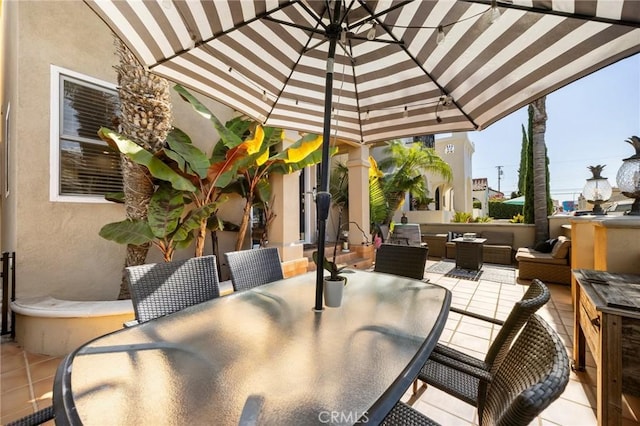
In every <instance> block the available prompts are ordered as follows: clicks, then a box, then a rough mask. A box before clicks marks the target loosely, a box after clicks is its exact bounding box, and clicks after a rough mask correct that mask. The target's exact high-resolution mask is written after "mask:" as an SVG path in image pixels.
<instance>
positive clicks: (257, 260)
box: [225, 247, 284, 291]
mask: <svg viewBox="0 0 640 426" xmlns="http://www.w3.org/2000/svg"><path fill="white" fill-rule="evenodd" d="M225 256H226V257H227V263H228V264H229V271H230V272H231V283H232V284H233V290H234V291H242V290H249V289H250V288H254V287H257V286H260V285H263V284H267V283H270V282H273V281H278V280H281V279H283V278H284V276H283V274H282V264H281V263H280V255H279V254H278V249H277V248H275V247H269V248H260V249H255V250H241V251H233V252H229V253H225Z"/></svg>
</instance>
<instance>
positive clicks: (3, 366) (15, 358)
mask: <svg viewBox="0 0 640 426" xmlns="http://www.w3.org/2000/svg"><path fill="white" fill-rule="evenodd" d="M25 367H26V363H25V360H24V355H22V351H20V353H16V354H11V355H7V356H3V357H2V359H0V372H2V373H5V372H7V371H11V370H17V369H20V368H25Z"/></svg>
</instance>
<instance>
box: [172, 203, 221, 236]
mask: <svg viewBox="0 0 640 426" xmlns="http://www.w3.org/2000/svg"><path fill="white" fill-rule="evenodd" d="M216 207H217V203H211V204H207V205H205V206H202V207H198V208H195V209H193V210H191V211H190V212H189V213H187V216H185V218H184V221H183V222H182V223H181V224H180V225H179V226H178V228H177V229H176V231H175V233H174V234H173V240H174V241H184V240H186V239H187V238H189V234H190V233H191V231H193V230H194V229H197V228H199V227H200V223H201V222H202V221H203V220H207V219H208V218H209V216H211V215H212V214H213V212H214V211H215V210H216Z"/></svg>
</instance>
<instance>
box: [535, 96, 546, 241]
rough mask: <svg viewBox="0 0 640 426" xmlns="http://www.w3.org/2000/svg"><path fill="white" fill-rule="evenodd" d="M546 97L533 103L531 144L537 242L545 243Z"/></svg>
mask: <svg viewBox="0 0 640 426" xmlns="http://www.w3.org/2000/svg"><path fill="white" fill-rule="evenodd" d="M545 102H546V97H545V96H543V97H542V98H540V99H536V100H535V101H534V102H532V103H531V108H532V111H533V118H532V133H531V142H532V145H533V209H534V223H535V229H536V230H535V234H536V241H545V240H547V239H548V238H549V223H548V222H547V215H548V214H549V207H548V204H547V203H548V198H549V197H548V196H547V192H548V191H547V188H548V184H547V167H546V161H547V160H546V157H547V156H546V153H547V147H546V144H545V141H544V133H545V131H546V127H547V126H546V123H547V109H546V104H545Z"/></svg>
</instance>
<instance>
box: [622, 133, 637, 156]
mask: <svg viewBox="0 0 640 426" xmlns="http://www.w3.org/2000/svg"><path fill="white" fill-rule="evenodd" d="M625 142H627V143H629V144H631V145H632V146H633V148H635V150H636V154H635V155H634V156H632V157H629V158H640V138H639V137H637V136H631V137H630V138H629V139H627V140H625Z"/></svg>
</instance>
